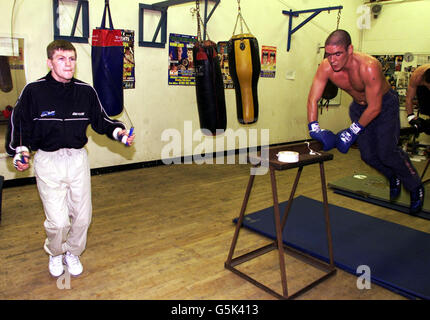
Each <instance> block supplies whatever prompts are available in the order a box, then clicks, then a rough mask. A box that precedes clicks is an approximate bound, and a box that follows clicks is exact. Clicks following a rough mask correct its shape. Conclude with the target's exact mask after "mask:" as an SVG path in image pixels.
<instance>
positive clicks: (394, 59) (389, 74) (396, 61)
mask: <svg viewBox="0 0 430 320" xmlns="http://www.w3.org/2000/svg"><path fill="white" fill-rule="evenodd" d="M374 57H375V58H376V59H378V60H379V62H380V63H381V65H382V72H383V73H384V76H385V78H386V79H387V80H388V82H389V83H390V85H391V87H392V88H393V89H394V90H396V89H397V84H396V82H397V81H396V80H397V74H396V72H399V71H401V70H402V62H403V55H374Z"/></svg>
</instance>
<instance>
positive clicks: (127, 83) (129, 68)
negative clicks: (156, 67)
mask: <svg viewBox="0 0 430 320" xmlns="http://www.w3.org/2000/svg"><path fill="white" fill-rule="evenodd" d="M121 36H122V43H123V46H124V72H123V82H122V87H123V88H124V89H134V86H135V80H136V79H135V76H134V75H135V64H134V31H133V30H121Z"/></svg>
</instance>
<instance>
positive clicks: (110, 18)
mask: <svg viewBox="0 0 430 320" xmlns="http://www.w3.org/2000/svg"><path fill="white" fill-rule="evenodd" d="M106 12H107V13H108V15H109V29H111V30H113V29H114V27H113V23H112V16H111V14H110V7H109V0H105V8H104V10H103V18H102V23H101V24H100V28H99V29H106V27H105V26H106Z"/></svg>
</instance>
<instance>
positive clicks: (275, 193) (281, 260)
mask: <svg viewBox="0 0 430 320" xmlns="http://www.w3.org/2000/svg"><path fill="white" fill-rule="evenodd" d="M270 180H271V182H272V194H273V210H274V213H275V227H276V242H277V246H278V254H279V267H280V269H281V281H282V290H283V295H284V296H285V297H287V296H288V288H287V274H286V270H285V257H284V244H283V242H282V229H281V218H280V214H279V203H278V190H277V186H276V177H275V170H274V169H273V168H270Z"/></svg>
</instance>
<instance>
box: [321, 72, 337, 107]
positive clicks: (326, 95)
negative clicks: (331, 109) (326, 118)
mask: <svg viewBox="0 0 430 320" xmlns="http://www.w3.org/2000/svg"><path fill="white" fill-rule="evenodd" d="M338 90H339V89H338V87H337V86H336V85H335V84H334V83H333V82H332V81H331V80H330V79H328V80H327V83H326V85H325V88H324V91H323V94H322V96H321V100H320V103H319V107H320V108H321V114H322V111H323V108H324V107H326V109H327V110H328V105H329V103H330V100H331V99H334V98H335V97H336V96H337V92H338Z"/></svg>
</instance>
